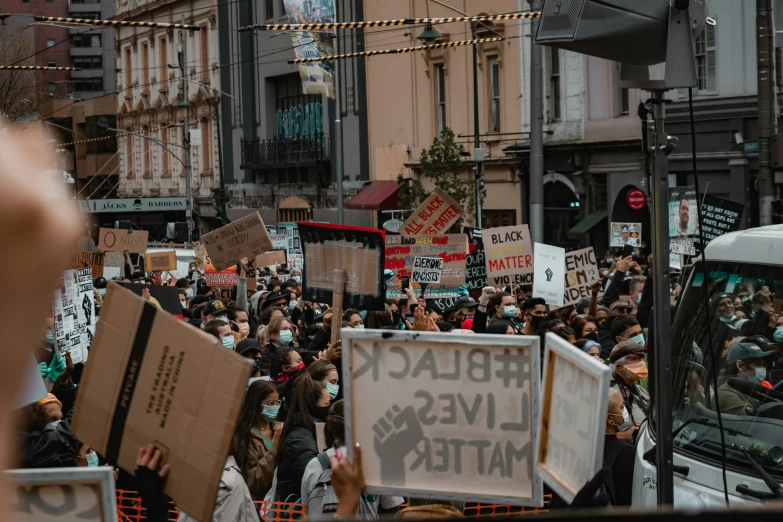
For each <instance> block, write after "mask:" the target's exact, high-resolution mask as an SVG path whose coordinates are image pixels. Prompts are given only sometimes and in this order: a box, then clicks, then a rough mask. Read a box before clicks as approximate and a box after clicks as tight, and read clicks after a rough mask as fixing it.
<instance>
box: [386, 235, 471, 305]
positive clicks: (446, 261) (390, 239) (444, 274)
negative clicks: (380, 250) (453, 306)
mask: <svg viewBox="0 0 783 522" xmlns="http://www.w3.org/2000/svg"><path fill="white" fill-rule="evenodd" d="M467 249H468V245H467V237H466V236H465V235H464V234H446V235H444V236H411V237H405V236H392V235H389V236H386V263H385V268H387V269H389V270H391V271H393V272H394V277H392V278H391V279H390V280H389V281H387V282H386V298H387V299H398V298H405V294H404V293H402V287H401V279H402V277H404V276H407V277H409V278H411V277H412V275H413V263H414V259H416V257H418V256H422V255H424V256H428V257H440V258H441V259H443V270H442V271H441V276H440V286H438V285H434V284H431V285H429V286H427V291H426V292H425V294H424V297H425V298H427V299H432V298H440V297H455V296H457V287H459V286H460V285H464V284H465V273H466V270H467V265H466V259H467V258H466V256H467ZM411 285H412V288H413V289H414V291H416V293H417V295H421V292H420V288H421V287H420V285H419V284H418V283H413V282H412V281H411Z"/></svg>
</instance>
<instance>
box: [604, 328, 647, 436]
mask: <svg viewBox="0 0 783 522" xmlns="http://www.w3.org/2000/svg"><path fill="white" fill-rule="evenodd" d="M644 356H645V352H644V346H642V345H640V344H637V343H636V342H634V341H623V342H621V343H620V344H618V345H617V346H615V347H614V349H613V350H612V353H611V355H610V356H609V362H610V366H611V368H612V382H611V386H612V388H616V389H617V391H618V392H620V395H621V396H622V398H623V419H624V422H623V424H622V425H621V426H620V427H619V428H618V433H617V437H618V438H619V439H620V440H622V441H625V442H628V443H635V442H636V430H637V429H638V428H639V426H640V425H641V424H642V422H644V420H645V419H646V418H647V415H648V414H649V412H650V394H649V393H647V390H645V389H644V388H642V387H641V386H639V381H641V380H642V379H644V378H645V377H647V364H646V363H645V362H644Z"/></svg>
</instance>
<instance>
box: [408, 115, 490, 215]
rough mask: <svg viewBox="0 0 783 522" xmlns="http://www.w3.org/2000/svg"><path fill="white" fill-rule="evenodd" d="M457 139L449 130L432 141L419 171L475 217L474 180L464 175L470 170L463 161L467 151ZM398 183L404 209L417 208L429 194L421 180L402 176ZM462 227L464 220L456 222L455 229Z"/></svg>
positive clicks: (425, 152)
mask: <svg viewBox="0 0 783 522" xmlns="http://www.w3.org/2000/svg"><path fill="white" fill-rule="evenodd" d="M454 139H455V135H454V132H452V130H451V129H449V128H446V129H444V131H443V134H441V136H436V137H435V139H434V140H432V145H431V146H430V147H429V148H427V149H424V150H422V151H421V157H420V159H419V164H420V168H419V171H420V172H421V174H422V176H424V177H425V178H427V179H429V180H431V181H432V182H433V184H434V185H435V186H436V187H437V188H439V189H441V190H443V191H444V192H446V193H447V194H448V195H449V196H451V197H452V198H454V200H455V201H456V202H457V203H458V204H459V206H460V207H462V209H463V211H464V212H465V215H468V216H472V215H474V214H475V208H476V201H475V198H474V188H473V183H471V181H470V179H471V177H470V176H468V181H466V180H464V179H463V178H462V173H463V172H465V171H468V170H469V169H468V168H467V167H466V165H465V162H464V161H463V160H462V153H463V151H464V149H463V147H462V145H458V144H457V143H456V142H455V141H454ZM397 183H398V184H399V186H400V192H399V197H400V199H399V205H398V208H399V209H400V210H413V209H415V208H416V206H417V205H418V204H419V203H421V201H423V200H424V199H426V197H427V196H428V195H429V194H428V193H427V191H426V190H424V186H423V185H422V183H421V182H420V181H418V180H415V179H410V178H404V177H403V175H402V173H400V174H399V175H398V176H397ZM485 196H486V191H485V190H483V189H482V194H481V199H482V201H483V200H484V197H485ZM461 225H462V219H460V220H459V221H458V222H457V223H456V225H455V227H459V226H461Z"/></svg>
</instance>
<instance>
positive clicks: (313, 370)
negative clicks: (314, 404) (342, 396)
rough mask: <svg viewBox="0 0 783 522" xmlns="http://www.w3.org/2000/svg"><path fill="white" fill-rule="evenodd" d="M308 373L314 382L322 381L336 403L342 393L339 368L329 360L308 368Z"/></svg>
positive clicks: (315, 363)
mask: <svg viewBox="0 0 783 522" xmlns="http://www.w3.org/2000/svg"><path fill="white" fill-rule="evenodd" d="M307 373H309V374H310V377H312V378H313V380H314V381H321V382H322V383H324V385H325V386H326V391H328V392H329V398H330V399H331V400H332V401H334V400H336V399H337V395H338V394H339V393H340V385H339V384H338V383H339V382H340V374H339V372H338V371H337V366H335V365H334V364H332V363H331V362H329V361H327V360H321V361H316V362H314V363H313V364H311V365H310V366H309V367H308V368H307Z"/></svg>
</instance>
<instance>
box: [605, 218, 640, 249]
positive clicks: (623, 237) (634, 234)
mask: <svg viewBox="0 0 783 522" xmlns="http://www.w3.org/2000/svg"><path fill="white" fill-rule="evenodd" d="M625 245H631V246H632V247H641V246H642V224H641V223H612V224H611V239H610V243H609V246H611V247H617V248H622V247H624V246H625Z"/></svg>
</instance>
